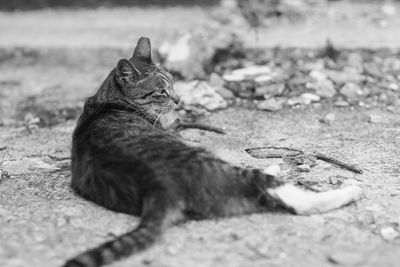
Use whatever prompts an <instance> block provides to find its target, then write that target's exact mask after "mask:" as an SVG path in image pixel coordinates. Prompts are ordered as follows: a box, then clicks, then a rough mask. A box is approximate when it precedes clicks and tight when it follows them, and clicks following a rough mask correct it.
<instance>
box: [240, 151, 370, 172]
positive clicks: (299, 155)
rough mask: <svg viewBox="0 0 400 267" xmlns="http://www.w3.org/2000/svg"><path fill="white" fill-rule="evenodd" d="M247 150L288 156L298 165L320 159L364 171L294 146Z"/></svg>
mask: <svg viewBox="0 0 400 267" xmlns="http://www.w3.org/2000/svg"><path fill="white" fill-rule="evenodd" d="M245 151H246V152H247V153H248V154H249V155H250V156H252V157H255V158H259V159H263V158H287V159H290V160H291V161H293V162H295V163H296V164H297V165H302V164H308V165H310V166H313V164H314V165H315V161H316V160H317V159H319V160H323V161H325V162H328V163H332V164H335V165H337V166H339V167H341V168H344V169H346V170H349V171H352V172H355V173H360V174H361V173H363V171H362V170H361V169H360V168H358V167H357V166H355V165H352V164H348V163H345V162H342V161H340V160H337V159H334V158H332V157H329V156H326V155H324V154H321V153H319V152H314V153H304V152H303V151H301V150H298V149H294V148H288V147H275V146H267V147H257V148H248V149H246V150H245Z"/></svg>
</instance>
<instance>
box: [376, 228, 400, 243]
mask: <svg viewBox="0 0 400 267" xmlns="http://www.w3.org/2000/svg"><path fill="white" fill-rule="evenodd" d="M380 232H381V236H382V238H383V239H385V240H386V241H392V240H394V239H396V238H398V237H400V234H399V232H398V231H396V229H394V228H393V227H391V226H388V227H385V228H382V229H381V230H380Z"/></svg>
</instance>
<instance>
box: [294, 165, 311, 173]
mask: <svg viewBox="0 0 400 267" xmlns="http://www.w3.org/2000/svg"><path fill="white" fill-rule="evenodd" d="M297 170H298V171H300V172H309V171H310V170H311V167H310V165H308V164H302V165H299V166H297Z"/></svg>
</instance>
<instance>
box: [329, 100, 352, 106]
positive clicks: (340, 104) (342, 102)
mask: <svg viewBox="0 0 400 267" xmlns="http://www.w3.org/2000/svg"><path fill="white" fill-rule="evenodd" d="M333 105H334V106H335V107H348V106H349V105H350V104H349V103H348V102H346V101H344V100H338V101H336V102H335V103H333Z"/></svg>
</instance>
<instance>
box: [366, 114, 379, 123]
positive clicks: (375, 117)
mask: <svg viewBox="0 0 400 267" xmlns="http://www.w3.org/2000/svg"><path fill="white" fill-rule="evenodd" d="M368 122H369V123H380V122H382V117H381V116H380V115H376V114H370V115H369V116H368Z"/></svg>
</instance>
